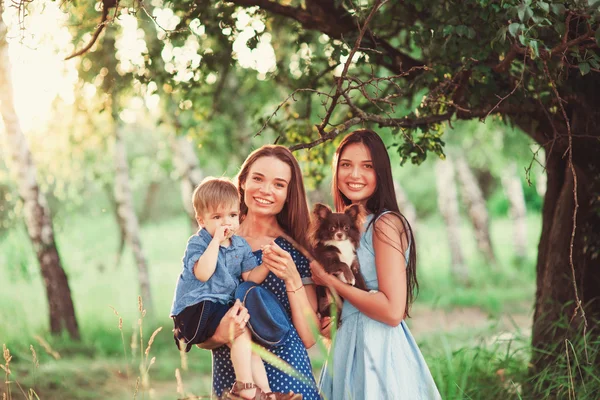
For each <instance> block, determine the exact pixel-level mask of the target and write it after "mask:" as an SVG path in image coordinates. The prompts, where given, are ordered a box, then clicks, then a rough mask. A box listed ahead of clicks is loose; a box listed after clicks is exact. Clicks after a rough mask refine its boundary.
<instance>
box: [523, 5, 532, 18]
mask: <svg viewBox="0 0 600 400" xmlns="http://www.w3.org/2000/svg"><path fill="white" fill-rule="evenodd" d="M531 17H533V10H532V9H531V7H525V21H523V22H527V21H529V19H530V18H531Z"/></svg>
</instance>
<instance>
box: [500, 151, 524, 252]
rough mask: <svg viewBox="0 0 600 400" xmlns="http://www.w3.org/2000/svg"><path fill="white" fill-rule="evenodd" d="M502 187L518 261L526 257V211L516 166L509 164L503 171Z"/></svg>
mask: <svg viewBox="0 0 600 400" xmlns="http://www.w3.org/2000/svg"><path fill="white" fill-rule="evenodd" d="M502 186H504V192H505V193H506V197H507V198H508V202H509V204H510V208H509V215H510V218H511V219H512V222H513V243H514V246H515V255H516V256H517V258H519V259H523V258H525V257H526V256H527V209H526V207H525V194H524V193H523V185H522V184H521V180H520V179H519V175H518V173H517V164H516V163H514V162H511V163H510V164H508V165H507V166H506V167H505V169H504V174H503V175H502Z"/></svg>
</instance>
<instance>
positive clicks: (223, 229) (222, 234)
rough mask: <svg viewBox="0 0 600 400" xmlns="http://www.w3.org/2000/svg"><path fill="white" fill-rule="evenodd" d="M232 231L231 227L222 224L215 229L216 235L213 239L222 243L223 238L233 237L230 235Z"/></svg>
mask: <svg viewBox="0 0 600 400" xmlns="http://www.w3.org/2000/svg"><path fill="white" fill-rule="evenodd" d="M230 231H231V228H230V227H228V226H220V227H218V228H217V229H216V230H215V236H214V237H213V239H214V240H216V241H217V242H218V243H221V242H222V241H223V240H225V239H229V238H230V237H231V236H228V235H229V232H230ZM232 234H233V233H232Z"/></svg>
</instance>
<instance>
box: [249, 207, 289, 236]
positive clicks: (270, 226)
mask: <svg viewBox="0 0 600 400" xmlns="http://www.w3.org/2000/svg"><path fill="white" fill-rule="evenodd" d="M282 232H283V230H282V229H281V227H280V226H279V223H278V222H277V218H276V217H275V216H274V215H272V216H263V215H256V214H253V213H248V214H247V215H246V218H244V221H243V222H242V223H241V225H240V229H239V234H240V236H244V237H254V238H257V237H265V236H269V237H277V236H279V235H280V234H281V233H282Z"/></svg>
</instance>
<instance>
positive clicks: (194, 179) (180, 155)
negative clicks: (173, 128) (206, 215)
mask: <svg viewBox="0 0 600 400" xmlns="http://www.w3.org/2000/svg"><path fill="white" fill-rule="evenodd" d="M171 147H172V149H173V164H174V165H175V171H176V172H177V175H178V176H179V182H180V187H181V200H182V202H183V207H184V208H185V211H186V212H187V214H188V215H189V217H190V221H191V225H192V229H193V230H196V229H198V223H197V222H196V217H195V215H194V207H193V205H192V193H193V192H194V189H195V188H196V186H198V185H199V184H200V182H202V179H203V178H204V176H203V174H202V170H201V169H200V164H199V163H198V157H197V156H196V152H195V151H194V144H193V142H191V141H190V140H189V139H188V138H187V137H185V136H172V137H171Z"/></svg>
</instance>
